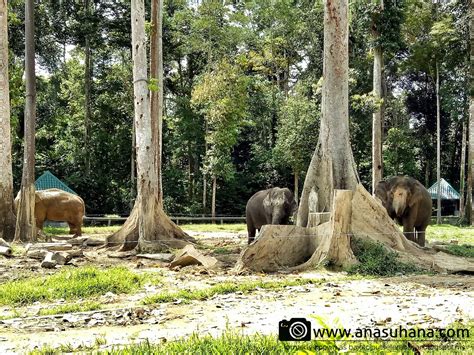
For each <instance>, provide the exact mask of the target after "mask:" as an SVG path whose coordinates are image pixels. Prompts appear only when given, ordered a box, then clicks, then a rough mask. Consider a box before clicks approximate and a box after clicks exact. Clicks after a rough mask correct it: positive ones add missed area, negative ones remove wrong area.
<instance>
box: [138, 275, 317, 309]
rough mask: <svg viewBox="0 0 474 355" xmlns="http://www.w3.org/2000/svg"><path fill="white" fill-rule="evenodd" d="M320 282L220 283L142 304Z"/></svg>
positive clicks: (166, 294)
mask: <svg viewBox="0 0 474 355" xmlns="http://www.w3.org/2000/svg"><path fill="white" fill-rule="evenodd" d="M320 282H322V281H317V280H312V279H296V280H283V281H247V282H243V283H235V282H222V283H219V284H217V285H215V286H212V287H208V288H204V289H199V290H180V291H175V292H162V293H158V294H156V295H153V296H149V297H146V298H145V299H144V300H143V301H142V303H143V304H145V305H149V304H156V303H166V302H175V301H177V300H182V301H184V302H189V301H192V300H197V301H203V300H207V299H209V298H211V297H213V296H215V295H223V294H228V293H235V292H239V291H240V292H244V293H246V292H250V291H254V290H256V289H258V288H261V289H266V290H278V289H282V288H284V287H287V286H301V285H307V284H316V283H320Z"/></svg>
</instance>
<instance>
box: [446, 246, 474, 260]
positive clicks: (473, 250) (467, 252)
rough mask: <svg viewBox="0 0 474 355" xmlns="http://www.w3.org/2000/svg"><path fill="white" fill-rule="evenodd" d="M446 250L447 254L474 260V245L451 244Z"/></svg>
mask: <svg viewBox="0 0 474 355" xmlns="http://www.w3.org/2000/svg"><path fill="white" fill-rule="evenodd" d="M445 249H446V251H447V252H449V253H450V254H453V255H459V256H462V257H467V258H474V245H468V244H461V245H457V244H450V245H446V246H445Z"/></svg>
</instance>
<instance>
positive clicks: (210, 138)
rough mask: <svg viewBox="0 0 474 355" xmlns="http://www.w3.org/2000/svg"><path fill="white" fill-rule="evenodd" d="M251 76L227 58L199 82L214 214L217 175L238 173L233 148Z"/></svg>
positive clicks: (196, 96)
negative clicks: (235, 168)
mask: <svg viewBox="0 0 474 355" xmlns="http://www.w3.org/2000/svg"><path fill="white" fill-rule="evenodd" d="M247 86H248V79H247V77H246V76H245V75H244V73H243V72H242V71H241V70H240V69H239V68H238V67H237V66H236V65H232V64H231V63H229V62H228V61H226V60H223V61H221V62H220V63H218V65H217V66H216V68H215V69H214V70H213V71H211V72H208V73H205V74H204V75H203V77H202V80H201V81H200V83H199V84H198V85H196V86H195V88H194V91H193V102H194V104H195V105H196V106H198V107H199V109H200V112H201V113H202V114H203V115H204V118H205V120H206V124H207V126H206V128H207V136H206V142H208V149H207V151H206V156H205V167H204V169H205V172H206V174H209V175H210V176H211V177H212V204H211V214H212V216H213V217H215V216H216V194H217V179H218V178H222V179H223V180H229V179H231V178H232V176H233V174H234V165H233V163H232V157H231V154H230V152H231V150H232V148H233V147H234V146H235V144H236V143H237V138H238V135H239V132H240V130H241V128H242V127H243V126H244V125H245V123H246V122H245V119H246V114H247V101H248V94H247Z"/></svg>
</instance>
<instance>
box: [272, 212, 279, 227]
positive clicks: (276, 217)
mask: <svg viewBox="0 0 474 355" xmlns="http://www.w3.org/2000/svg"><path fill="white" fill-rule="evenodd" d="M280 223H281V213H280V211H273V213H272V224H280Z"/></svg>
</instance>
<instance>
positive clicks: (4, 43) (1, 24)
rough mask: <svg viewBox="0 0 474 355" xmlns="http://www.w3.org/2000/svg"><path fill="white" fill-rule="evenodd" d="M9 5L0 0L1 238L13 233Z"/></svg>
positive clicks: (8, 237) (10, 238) (11, 236)
mask: <svg viewBox="0 0 474 355" xmlns="http://www.w3.org/2000/svg"><path fill="white" fill-rule="evenodd" d="M7 17H8V8H7V1H6V0H0V238H2V239H5V240H8V241H11V240H13V237H14V236H15V215H14V214H13V175H12V152H11V140H10V89H9V83H8V77H9V76H8V24H7Z"/></svg>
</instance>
